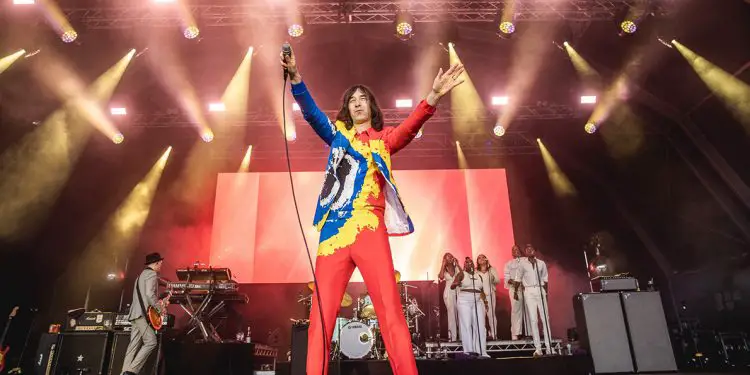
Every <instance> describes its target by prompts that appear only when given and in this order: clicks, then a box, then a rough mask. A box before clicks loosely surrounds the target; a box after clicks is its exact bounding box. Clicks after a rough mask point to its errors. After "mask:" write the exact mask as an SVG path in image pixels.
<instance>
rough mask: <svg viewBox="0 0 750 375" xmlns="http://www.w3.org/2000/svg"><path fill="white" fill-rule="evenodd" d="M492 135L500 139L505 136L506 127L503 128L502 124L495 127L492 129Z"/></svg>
mask: <svg viewBox="0 0 750 375" xmlns="http://www.w3.org/2000/svg"><path fill="white" fill-rule="evenodd" d="M492 134H494V135H495V137H498V138H499V137H502V136H504V135H505V127H504V126H502V125H500V124H497V125H495V127H494V128H492Z"/></svg>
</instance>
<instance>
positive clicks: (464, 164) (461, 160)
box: [456, 141, 469, 169]
mask: <svg viewBox="0 0 750 375" xmlns="http://www.w3.org/2000/svg"><path fill="white" fill-rule="evenodd" d="M456 156H457V157H458V168H459V169H469V162H468V161H466V155H464V150H463V149H462V148H461V143H460V142H459V141H456Z"/></svg>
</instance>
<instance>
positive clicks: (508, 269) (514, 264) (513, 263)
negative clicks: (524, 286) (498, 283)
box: [503, 258, 526, 289]
mask: <svg viewBox="0 0 750 375" xmlns="http://www.w3.org/2000/svg"><path fill="white" fill-rule="evenodd" d="M521 259H526V258H514V259H511V260H509V261H508V263H505V269H504V270H503V279H504V280H505V282H504V283H503V284H505V289H510V283H509V281H512V280H515V279H516V274H517V273H518V268H519V267H520V264H521Z"/></svg>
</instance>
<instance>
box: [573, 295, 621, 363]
mask: <svg viewBox="0 0 750 375" xmlns="http://www.w3.org/2000/svg"><path fill="white" fill-rule="evenodd" d="M573 309H574V311H575V317H576V326H577V329H578V334H579V337H580V338H581V343H582V346H583V347H584V348H585V349H586V350H588V352H589V353H590V354H591V359H592V360H593V362H594V372H596V373H598V374H604V373H617V372H633V357H632V356H631V354H630V345H629V343H628V333H627V330H626V328H625V319H624V317H623V313H622V304H621V302H620V295H619V294H618V293H581V294H577V295H576V296H574V297H573Z"/></svg>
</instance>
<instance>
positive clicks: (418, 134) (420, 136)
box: [414, 128, 422, 139]
mask: <svg viewBox="0 0 750 375" xmlns="http://www.w3.org/2000/svg"><path fill="white" fill-rule="evenodd" d="M419 138H422V128H419V131H418V132H417V135H416V136H414V139H419Z"/></svg>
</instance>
